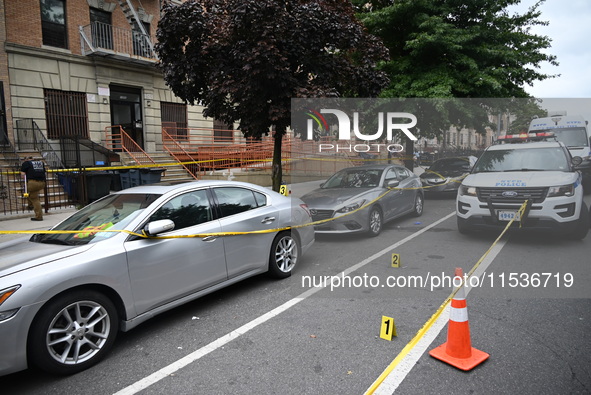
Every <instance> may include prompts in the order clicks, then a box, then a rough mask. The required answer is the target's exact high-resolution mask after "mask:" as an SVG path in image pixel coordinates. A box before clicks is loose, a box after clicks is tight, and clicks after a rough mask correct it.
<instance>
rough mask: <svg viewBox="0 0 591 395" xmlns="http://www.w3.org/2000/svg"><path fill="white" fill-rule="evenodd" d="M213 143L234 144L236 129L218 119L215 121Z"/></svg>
mask: <svg viewBox="0 0 591 395" xmlns="http://www.w3.org/2000/svg"><path fill="white" fill-rule="evenodd" d="M213 141H215V142H220V143H222V142H227V143H232V142H234V127H233V126H232V125H228V124H227V123H224V122H222V121H218V120H217V119H214V120H213Z"/></svg>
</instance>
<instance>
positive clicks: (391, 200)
mask: <svg viewBox="0 0 591 395" xmlns="http://www.w3.org/2000/svg"><path fill="white" fill-rule="evenodd" d="M302 200H303V201H304V202H305V203H306V204H307V205H308V207H309V209H310V212H311V214H312V218H313V219H314V221H320V222H318V223H317V224H315V226H314V228H315V231H316V232H317V233H354V232H367V233H368V234H369V235H370V236H377V235H378V234H380V232H381V231H382V228H383V225H384V223H386V222H388V221H390V220H393V219H395V218H398V217H401V216H403V215H406V214H412V215H415V216H420V215H422V214H423V203H424V196H423V190H422V189H421V181H420V179H419V177H418V176H417V175H415V174H414V173H412V172H411V171H410V170H408V169H407V168H405V167H402V166H397V165H368V166H357V167H350V168H347V169H343V170H341V171H339V172H337V173H335V174H334V175H333V176H332V177H330V178H329V179H328V180H327V181H326V182H325V183H323V184H321V185H320V188H318V189H315V190H314V191H312V192H310V193H307V194H305V195H304V196H302Z"/></svg>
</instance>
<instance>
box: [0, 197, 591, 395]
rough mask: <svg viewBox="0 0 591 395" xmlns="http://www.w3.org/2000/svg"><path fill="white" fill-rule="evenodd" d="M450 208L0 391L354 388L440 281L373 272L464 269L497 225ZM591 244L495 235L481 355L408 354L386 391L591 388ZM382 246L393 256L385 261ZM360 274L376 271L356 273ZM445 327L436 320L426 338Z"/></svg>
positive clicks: (319, 247) (400, 341) (145, 327)
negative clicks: (464, 228) (481, 224)
mask: <svg viewBox="0 0 591 395" xmlns="http://www.w3.org/2000/svg"><path fill="white" fill-rule="evenodd" d="M295 192H296V193H298V194H299V191H295ZM586 201H587V204H589V203H590V202H591V199H589V196H588V197H587V199H586ZM453 208H454V201H453V199H428V200H427V201H426V204H425V213H424V215H423V216H422V217H420V218H412V217H407V218H403V219H400V220H397V221H395V222H393V223H390V224H388V225H387V226H386V228H385V230H384V232H383V233H382V234H381V235H380V236H379V237H376V238H366V237H363V236H332V237H328V236H320V237H318V238H317V241H316V244H315V245H314V246H313V248H312V250H311V251H310V253H309V254H308V255H306V256H305V257H303V259H302V260H301V261H300V264H299V267H298V268H297V269H296V271H295V273H294V275H293V276H292V277H291V278H289V279H286V280H279V281H276V280H271V279H269V278H267V277H265V276H258V277H255V278H252V279H249V280H246V281H244V282H242V283H240V284H236V285H234V286H232V287H230V288H227V289H225V290H222V291H219V292H216V293H214V294H212V295H209V296H206V297H204V298H202V299H200V300H197V301H195V302H192V303H189V304H187V305H185V306H182V307H180V308H177V309H175V310H173V311H170V312H167V313H165V314H162V315H160V316H157V317H156V318H154V319H152V320H151V321H149V322H147V323H145V324H142V325H141V326H140V327H138V328H136V329H134V330H132V331H131V332H128V333H122V334H120V335H119V337H118V340H117V341H116V344H115V347H114V350H113V352H112V353H111V354H110V355H109V356H108V357H107V359H106V360H105V361H103V362H102V363H100V364H99V365H97V366H95V367H93V368H91V369H89V370H87V371H84V372H82V373H79V374H77V375H75V376H70V377H54V376H49V375H46V374H44V373H41V372H37V371H34V370H27V371H24V372H20V373H16V374H13V375H9V376H5V377H1V378H0V388H1V392H2V393H6V394H12V393H14V394H48V393H49V394H116V393H120V394H124V393H126V394H133V393H141V394H228V393H240V394H363V393H365V392H366V391H367V390H368V388H370V386H371V385H372V383H373V382H374V381H375V380H376V379H377V378H378V376H380V374H381V373H382V372H383V371H384V369H386V367H387V366H388V365H389V364H390V362H391V361H392V360H393V359H394V358H395V357H396V356H397V355H398V354H399V353H400V352H401V350H402V349H403V348H404V347H405V346H406V345H407V343H408V342H409V341H410V340H411V339H412V338H413V337H414V336H415V334H416V333H417V331H418V330H419V329H421V327H422V326H423V325H424V324H425V322H427V321H428V320H429V318H430V317H431V316H432V315H433V313H434V312H436V311H437V309H438V308H439V307H440V305H441V304H442V302H443V301H444V300H445V299H446V297H447V296H448V295H449V294H450V292H451V288H449V287H447V286H431V285H433V284H423V286H417V285H410V284H409V285H408V286H406V287H388V286H382V285H385V284H384V282H383V281H385V279H386V278H388V277H389V276H395V277H397V278H402V279H409V278H410V277H409V276H421V277H422V278H428V279H433V280H434V281H435V280H436V279H437V278H438V277H439V278H441V277H442V276H444V275H448V276H452V275H453V272H454V269H455V268H456V267H462V268H463V269H464V271H465V272H467V271H469V270H470V268H472V266H473V265H474V264H475V263H476V262H477V261H478V260H479V259H480V258H481V257H482V255H483V254H484V253H485V252H486V251H487V250H488V249H489V247H490V246H491V245H492V244H493V241H494V240H495V238H496V236H497V235H496V234H475V235H470V236H462V235H460V234H459V233H458V232H457V228H456V223H455V216H453V215H451V216H449V217H448V218H447V219H444V218H446V217H447V216H448V215H449V214H451V213H452V212H453ZM442 219H443V220H442ZM440 220H441V222H440V223H439V224H437V225H436V226H434V227H432V228H429V229H428V230H426V231H423V232H422V233H420V232H421V230H424V229H425V228H426V227H429V226H430V225H431V224H434V223H436V222H437V221H440ZM417 232H419V233H417ZM590 251H591V233H590V234H589V235H588V236H587V237H586V239H584V240H583V241H571V240H564V239H562V238H559V237H557V236H556V235H541V234H528V233H524V234H510V235H509V236H507V237H505V238H503V239H502V240H501V242H500V243H499V244H498V245H497V249H496V250H495V256H494V259H493V260H492V261H491V262H489V263H488V267H487V270H486V274H485V276H484V279H487V280H489V281H488V283H486V284H483V286H481V287H475V288H472V289H471V290H470V293H469V295H468V298H467V300H468V310H469V319H470V329H471V341H472V345H473V346H474V347H476V348H478V349H480V350H483V351H485V352H487V353H489V354H490V358H489V360H487V361H486V362H484V363H483V364H481V365H479V366H478V367H476V368H475V369H473V370H472V371H470V372H463V371H460V370H458V369H455V368H453V367H451V366H449V365H447V364H445V363H442V362H440V361H438V360H435V359H433V358H432V357H430V356H429V355H428V353H426V352H425V353H422V354H419V356H418V361H417V362H416V364H414V363H412V364H411V366H410V369H409V371H408V373H407V374H406V375H405V376H404V377H403V379H401V380H399V382H398V383H397V384H396V385H397V390H396V393H401V394H425V393H446V394H468V393H487V394H488V393H522V394H546V393H547V394H563V393H564V394H566V393H591V298H590V296H591V287H590V285H591V270H590V269H589V265H590V264H591V262H590V258H589V255H590V254H589V253H590ZM392 253H397V254H399V256H400V260H401V267H399V268H393V267H392V266H391V259H392V258H391V255H392ZM370 257H371V258H372V259H368V258H370ZM350 268H355V269H356V270H353V271H351V272H346V273H345V275H346V276H349V278H351V281H352V284H351V285H350V286H343V287H338V288H335V289H333V290H331V289H330V284H329V286H328V287H325V288H323V289H320V290H314V291H311V290H310V289H311V288H310V286H309V285H307V284H303V280H305V276H316V277H314V278H316V280H318V279H320V277H319V276H335V275H338V274H339V273H342V272H343V271H347V270H350ZM511 273H515V274H516V275H517V276H521V277H520V278H521V279H522V280H521V283H519V285H518V286H515V287H512V286H510V285H509V284H510V283H509V279H510V278H513V277H510V276H511ZM536 273H540V274H542V273H549V276H546V277H547V278H548V282H547V283H546V287H542V286H537V287H534V286H533V285H531V284H530V285H526V284H525V282H524V280H523V278H526V277H527V278H529V279H532V278H535V277H536ZM514 277H515V276H514ZM363 278H366V279H373V280H374V282H373V284H371V285H369V286H359V287H357V286H355V285H356V284H359V282H360V281H362V280H363ZM375 279H379V280H380V284H376V283H375V281H376V280H375ZM542 279H545V278H544V277H542ZM503 280H504V284H502V281H503ZM571 280H572V283H571ZM491 281H492V283H491ZM434 285H437V284H434ZM567 285H571V286H570V287H567ZM286 303H287V304H288V305H285V304H286ZM277 308H280V309H281V311H277V310H275V311H274V309H277ZM269 312H272V313H269ZM382 316H389V317H393V318H394V320H395V325H396V330H397V334H398V336H397V337H394V338H393V339H392V341H388V340H384V339H382V338H380V336H379V334H380V328H381V318H382ZM253 320H254V321H253ZM445 340H446V328H445V327H444V328H443V330H442V331H441V332H440V333H435V340H434V341H433V342H432V343H431V344H430V345H429V346H428V348H427V351H428V350H430V349H432V348H434V347H436V346H438V345H440V344H442V343H444V342H445ZM212 343H213V344H212ZM204 347H205V349H203V348H204ZM182 358H186V359H188V362H185V363H182V360H181V359H182ZM179 361H181V362H179ZM165 367H169V369H170V370H169V371H166V372H163V373H162V374H161V376H158V377H156V378H155V379H154V380H153V382H150V383H146V381H145V379H146V377H149V376H150V375H152V374H154V373H155V372H159V371H160V370H161V369H163V368H165ZM148 384H149V385H148ZM390 392H391V391H390Z"/></svg>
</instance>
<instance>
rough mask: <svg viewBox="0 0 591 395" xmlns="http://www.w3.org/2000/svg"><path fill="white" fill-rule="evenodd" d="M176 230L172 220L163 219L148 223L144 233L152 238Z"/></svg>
mask: <svg viewBox="0 0 591 395" xmlns="http://www.w3.org/2000/svg"><path fill="white" fill-rule="evenodd" d="M173 229H174V222H172V220H170V219H161V220H159V221H154V222H148V223H147V224H146V226H145V227H144V231H145V232H146V233H147V234H148V235H150V236H156V235H157V234H160V233H164V232H169V231H171V230H173Z"/></svg>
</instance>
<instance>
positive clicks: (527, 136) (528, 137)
mask: <svg viewBox="0 0 591 395" xmlns="http://www.w3.org/2000/svg"><path fill="white" fill-rule="evenodd" d="M548 137H555V135H554V132H539V133H519V134H506V135H503V136H499V137H497V141H498V142H519V141H520V142H524V141H532V140H543V139H546V138H548Z"/></svg>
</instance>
